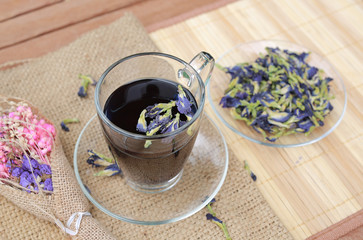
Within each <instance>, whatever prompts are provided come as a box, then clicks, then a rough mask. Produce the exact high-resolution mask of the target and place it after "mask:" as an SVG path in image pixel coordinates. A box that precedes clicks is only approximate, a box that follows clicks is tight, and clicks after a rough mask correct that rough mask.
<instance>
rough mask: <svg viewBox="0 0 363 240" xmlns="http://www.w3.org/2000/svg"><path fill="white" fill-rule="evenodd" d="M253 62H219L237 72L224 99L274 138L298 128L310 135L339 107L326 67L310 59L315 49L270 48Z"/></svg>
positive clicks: (224, 104) (237, 115) (234, 111)
mask: <svg viewBox="0 0 363 240" xmlns="http://www.w3.org/2000/svg"><path fill="white" fill-rule="evenodd" d="M266 51H267V54H266V55H264V56H263V55H261V57H259V58H257V59H256V60H255V61H254V62H253V63H242V64H237V65H236V66H234V67H231V68H229V67H226V68H225V67H222V66H218V65H217V66H218V67H219V68H221V69H222V70H224V71H225V72H226V73H228V74H229V75H230V76H231V81H230V83H229V86H228V88H227V89H226V91H225V95H224V96H223V97H222V99H221V101H220V105H221V106H222V107H223V108H231V113H232V116H233V117H234V118H235V119H239V120H243V121H245V122H246V123H247V125H249V126H252V127H253V128H254V129H255V130H256V131H257V132H259V133H261V134H262V135H263V137H264V138H265V139H266V140H268V141H271V142H273V141H276V140H277V139H278V138H279V137H281V136H284V135H289V134H293V133H304V134H306V135H308V134H310V133H311V132H312V131H313V130H314V129H315V128H316V127H319V126H323V125H324V122H323V121H324V118H325V117H326V116H327V115H328V114H329V113H330V112H331V111H332V110H333V106H332V105H331V104H330V100H331V99H332V98H334V97H333V96H332V94H331V93H330V86H329V82H330V81H332V80H333V79H332V78H330V77H325V76H324V72H323V70H321V69H318V68H316V67H314V66H310V65H309V64H308V62H307V61H306V60H307V58H308V56H309V53H306V52H302V53H295V52H291V51H289V50H281V49H279V48H269V47H267V48H266Z"/></svg>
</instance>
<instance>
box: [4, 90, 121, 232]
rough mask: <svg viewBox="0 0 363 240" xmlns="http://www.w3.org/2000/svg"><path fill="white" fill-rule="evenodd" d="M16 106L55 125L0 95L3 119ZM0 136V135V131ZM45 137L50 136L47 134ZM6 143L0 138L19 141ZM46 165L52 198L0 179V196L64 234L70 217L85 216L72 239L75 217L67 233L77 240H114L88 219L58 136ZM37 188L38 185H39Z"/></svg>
mask: <svg viewBox="0 0 363 240" xmlns="http://www.w3.org/2000/svg"><path fill="white" fill-rule="evenodd" d="M19 104H20V105H26V106H29V107H30V108H31V110H32V112H33V114H35V115H36V116H37V119H38V120H40V119H43V120H45V122H46V123H49V124H52V125H54V124H53V123H51V122H50V120H48V119H47V118H46V117H45V116H43V115H42V114H41V113H40V112H39V110H38V109H37V108H36V107H34V106H33V105H31V104H30V103H28V102H26V101H25V100H22V99H19V98H8V97H4V96H1V95H0V116H5V114H7V113H9V111H10V109H11V107H14V106H18V105H19ZM30 125H32V124H30V123H28V122H25V123H24V122H23V123H22V125H20V126H19V127H21V126H26V127H32V126H30ZM0 127H1V126H0ZM0 132H2V129H1V131H0ZM48 134H49V135H50V133H48ZM7 140H8V139H6V137H5V138H4V137H2V138H0V141H2V142H3V143H5V145H8V146H10V144H12V143H14V141H15V142H17V141H19V140H16V139H15V140H12V141H11V142H7ZM23 154H24V155H26V156H27V157H28V159H29V155H28V153H27V152H26V150H25V149H24V150H23ZM49 163H50V167H51V170H52V174H51V179H52V183H53V189H54V190H53V192H52V193H51V194H49V193H46V192H44V191H41V188H39V190H38V192H37V193H36V192H27V191H23V190H22V189H19V187H16V186H15V185H14V184H13V183H14V181H13V182H12V181H9V180H8V181H6V182H4V183H3V184H2V180H4V179H3V178H0V195H2V196H4V197H6V198H7V199H9V200H10V201H11V202H13V203H14V204H15V205H17V206H19V207H20V208H22V209H24V210H26V211H28V212H30V213H31V214H33V215H35V216H36V217H38V218H40V219H44V220H47V221H49V222H52V223H55V224H57V225H58V226H59V227H60V228H61V229H62V230H63V231H65V232H66V231H67V229H66V228H67V227H66V222H67V221H68V220H69V219H70V218H71V216H72V215H73V214H76V213H86V214H87V215H86V216H85V217H81V218H80V219H79V221H80V223H82V218H83V219H84V218H88V220H86V221H84V222H83V224H82V225H81V226H82V231H81V232H80V233H79V234H76V235H74V233H77V232H78V231H79V229H78V228H79V227H78V226H77V227H76V228H75V224H76V221H77V219H78V217H79V216H75V218H74V219H75V221H72V224H73V225H72V224H71V225H70V226H69V227H68V229H69V230H71V231H73V232H74V233H72V234H70V235H72V236H73V237H74V238H76V239H115V238H114V237H112V235H111V233H109V232H108V231H107V230H105V229H103V227H102V226H101V224H99V223H98V222H97V220H96V219H94V218H93V217H92V216H90V214H89V209H90V205H89V202H88V201H87V199H86V197H85V196H84V195H83V193H82V191H81V189H80V187H79V185H78V184H77V181H76V178H75V175H74V171H73V169H72V168H71V166H70V165H69V162H68V160H67V158H66V157H65V155H64V152H63V148H62V145H61V143H60V140H59V137H58V134H57V132H56V134H55V139H54V142H53V144H52V151H51V153H50V157H49ZM32 170H33V169H32ZM32 173H34V172H33V171H32ZM37 184H38V185H39V182H38V181H37ZM24 190H25V189H24Z"/></svg>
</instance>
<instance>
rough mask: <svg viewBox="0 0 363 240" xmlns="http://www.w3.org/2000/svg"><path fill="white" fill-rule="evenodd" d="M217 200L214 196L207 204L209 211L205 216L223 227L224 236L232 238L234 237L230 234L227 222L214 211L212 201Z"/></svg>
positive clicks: (227, 238)
mask: <svg viewBox="0 0 363 240" xmlns="http://www.w3.org/2000/svg"><path fill="white" fill-rule="evenodd" d="M215 202H216V200H215V198H213V199H212V200H211V201H210V202H209V203H208V205H207V209H208V211H209V213H207V214H206V215H205V216H206V218H207V220H209V221H212V222H213V223H215V224H216V225H217V226H218V227H219V228H220V229H222V231H223V233H224V236H225V238H226V240H231V239H232V238H231V237H230V235H229V232H228V229H227V226H226V224H225V223H224V222H223V221H222V220H220V219H219V218H217V216H216V213H215V212H214V211H213V209H212V207H211V205H212V203H215Z"/></svg>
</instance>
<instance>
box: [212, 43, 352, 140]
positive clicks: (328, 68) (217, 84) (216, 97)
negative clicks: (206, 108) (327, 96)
mask: <svg viewBox="0 0 363 240" xmlns="http://www.w3.org/2000/svg"><path fill="white" fill-rule="evenodd" d="M266 47H273V48H275V47H279V48H280V49H288V50H290V51H294V52H303V51H304V52H310V55H309V57H308V58H307V59H308V60H307V62H308V63H309V64H310V65H311V66H315V67H317V68H319V69H323V70H324V71H325V73H326V76H329V77H331V78H333V79H334V80H333V81H331V82H330V83H329V84H330V86H331V88H330V92H331V93H333V94H334V95H335V99H333V100H331V101H330V103H331V104H332V105H333V107H334V109H333V110H332V111H331V112H330V113H329V115H328V116H327V117H326V118H325V120H324V126H322V127H317V128H316V129H314V130H313V132H312V133H311V134H310V135H308V136H305V134H303V133H296V134H291V135H288V136H282V137H280V138H279V139H277V140H276V141H275V142H270V141H267V140H265V139H264V138H263V136H262V134H260V133H258V132H256V131H255V130H254V129H253V128H252V127H250V126H248V125H247V124H246V123H245V122H244V121H240V120H236V119H234V118H233V117H232V116H231V113H230V109H229V108H222V107H221V105H220V104H219V103H220V100H221V98H222V97H223V96H224V91H225V90H226V89H227V87H228V84H229V82H230V79H231V78H230V75H229V74H226V73H225V72H224V71H222V70H221V69H219V68H218V67H215V68H214V71H213V75H212V77H211V79H210V80H209V82H208V84H207V93H208V100H209V102H210V103H211V106H212V108H213V110H214V112H215V113H216V115H217V116H218V117H219V118H220V119H221V121H222V122H223V123H224V124H225V125H226V126H227V127H228V128H230V129H231V130H232V131H233V132H235V133H236V134H238V135H240V136H242V137H244V138H246V139H248V140H250V141H252V142H255V143H259V144H262V145H266V146H272V147H299V146H304V145H307V144H311V143H314V142H317V141H319V140H321V139H323V138H324V137H326V136H328V135H329V134H330V133H331V132H332V131H333V130H334V129H335V128H336V127H337V126H338V125H339V123H340V122H341V120H342V118H343V115H344V112H345V109H346V105H347V93H346V89H345V86H344V82H343V80H342V78H341V77H340V75H339V73H338V71H337V70H336V69H335V68H334V67H333V66H332V65H331V64H330V63H329V62H328V61H327V60H326V59H325V58H323V57H321V56H320V55H318V54H317V53H315V52H313V51H311V50H309V49H307V48H305V47H303V46H300V45H297V44H295V43H291V42H287V41H280V40H263V41H256V42H249V43H242V44H238V45H236V46H235V47H233V48H231V49H230V50H228V51H226V52H225V53H224V54H222V56H220V57H219V58H218V59H217V61H216V64H218V65H219V66H222V67H233V66H235V65H236V64H238V63H244V62H249V63H251V62H254V61H255V60H256V58H258V57H259V54H260V53H262V54H266V50H265V48H266Z"/></svg>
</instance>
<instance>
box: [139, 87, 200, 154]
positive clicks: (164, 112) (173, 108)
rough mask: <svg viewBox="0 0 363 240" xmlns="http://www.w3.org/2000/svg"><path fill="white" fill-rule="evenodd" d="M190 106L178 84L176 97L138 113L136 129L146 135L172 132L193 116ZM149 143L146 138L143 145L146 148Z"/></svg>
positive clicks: (189, 130)
mask: <svg viewBox="0 0 363 240" xmlns="http://www.w3.org/2000/svg"><path fill="white" fill-rule="evenodd" d="M191 106H192V104H191V102H190V101H189V99H188V98H187V96H186V94H185V92H184V90H183V87H182V86H181V85H178V95H177V99H176V100H171V101H170V102H168V103H157V104H154V105H150V106H148V107H146V108H145V109H144V110H143V111H142V112H141V113H140V117H139V119H138V122H137V126H136V130H137V131H139V132H141V133H145V134H146V136H153V135H156V134H164V133H169V132H173V131H175V130H176V129H178V128H180V127H181V126H183V125H184V124H185V123H186V122H189V121H190V120H191V119H192V118H193V115H194V112H193V111H192V107H191ZM182 119H185V120H182ZM191 131H192V130H191V129H188V134H191ZM151 143H152V142H151V141H150V140H146V141H145V145H144V147H145V148H148V147H149V146H150V145H151Z"/></svg>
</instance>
